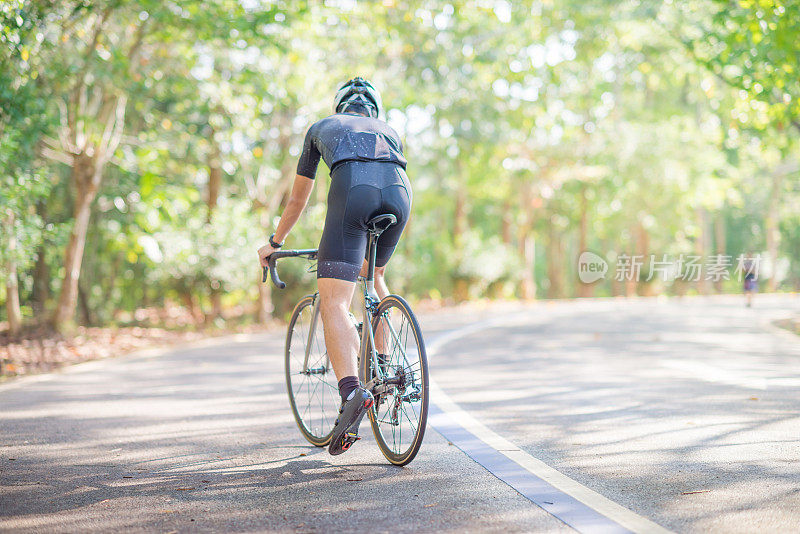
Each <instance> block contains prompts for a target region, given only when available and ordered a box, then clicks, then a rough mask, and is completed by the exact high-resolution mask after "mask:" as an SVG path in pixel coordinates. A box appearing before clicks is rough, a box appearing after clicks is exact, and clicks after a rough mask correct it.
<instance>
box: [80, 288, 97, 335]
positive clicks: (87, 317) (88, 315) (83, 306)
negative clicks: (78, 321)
mask: <svg viewBox="0 0 800 534" xmlns="http://www.w3.org/2000/svg"><path fill="white" fill-rule="evenodd" d="M78 309H79V310H80V313H81V316H82V317H83V324H85V325H86V326H91V325H92V324H93V323H94V319H93V317H92V310H91V308H90V307H89V298H88V297H87V296H86V291H84V289H83V286H82V285H81V283H80V280H78Z"/></svg>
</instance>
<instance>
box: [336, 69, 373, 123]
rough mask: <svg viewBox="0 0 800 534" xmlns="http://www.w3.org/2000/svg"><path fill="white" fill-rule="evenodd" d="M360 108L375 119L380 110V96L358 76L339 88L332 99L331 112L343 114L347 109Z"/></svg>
mask: <svg viewBox="0 0 800 534" xmlns="http://www.w3.org/2000/svg"><path fill="white" fill-rule="evenodd" d="M351 106H353V107H356V106H361V107H364V108H366V109H367V111H368V112H369V114H370V116H371V117H373V118H375V117H377V116H378V115H379V114H380V112H381V110H382V108H383V103H382V102H381V95H380V93H378V90H377V89H375V88H374V87H372V84H371V83H369V82H368V81H367V80H365V79H364V78H362V77H360V76H358V77H355V78H353V79H352V80H350V81H348V82H347V83H346V84H344V85H343V86H341V87H340V88H339V91H338V92H337V93H336V98H334V99H333V111H334V112H335V113H344V112H345V111H347V109H348V108H349V107H351Z"/></svg>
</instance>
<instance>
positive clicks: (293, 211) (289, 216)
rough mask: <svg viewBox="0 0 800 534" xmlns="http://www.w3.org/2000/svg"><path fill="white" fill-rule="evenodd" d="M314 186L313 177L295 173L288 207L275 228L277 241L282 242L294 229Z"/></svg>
mask: <svg viewBox="0 0 800 534" xmlns="http://www.w3.org/2000/svg"><path fill="white" fill-rule="evenodd" d="M313 188H314V180H313V179H312V178H309V177H307V176H302V175H300V174H297V175H295V177H294V185H292V193H291V194H290V195H289V201H288V202H287V203H286V208H285V209H284V210H283V215H281V221H280V222H279V223H278V228H277V229H276V230H275V241H276V242H278V243H282V242H283V241H284V240H285V239H286V237H287V236H288V235H289V232H291V231H292V228H293V227H294V225H295V223H297V220H298V219H299V218H300V214H301V213H303V210H304V209H305V207H306V204H308V199H309V198H310V197H311V190H312V189H313Z"/></svg>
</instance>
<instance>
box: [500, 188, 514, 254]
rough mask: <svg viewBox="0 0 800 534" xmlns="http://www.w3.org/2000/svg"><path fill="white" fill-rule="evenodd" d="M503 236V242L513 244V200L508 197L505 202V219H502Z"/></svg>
mask: <svg viewBox="0 0 800 534" xmlns="http://www.w3.org/2000/svg"><path fill="white" fill-rule="evenodd" d="M502 224H503V226H502V232H501V234H502V238H503V244H505V245H510V244H511V226H512V223H511V201H510V200H509V199H506V200H505V201H504V202H503V219H502Z"/></svg>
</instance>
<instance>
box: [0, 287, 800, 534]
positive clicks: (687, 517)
mask: <svg viewBox="0 0 800 534" xmlns="http://www.w3.org/2000/svg"><path fill="white" fill-rule="evenodd" d="M798 310H800V299H798V298H797V297H796V296H790V295H787V296H761V297H760V298H758V299H757V300H756V302H755V307H754V308H751V309H748V308H745V307H744V306H743V302H742V300H741V299H740V298H733V297H720V298H708V299H704V298H695V299H682V300H677V299H670V300H657V299H635V300H593V301H580V302H575V301H572V302H559V303H537V304H536V305H531V306H520V305H511V304H509V305H495V306H492V307H490V308H486V309H479V308H475V307H471V308H468V309H466V310H464V309H461V310H455V311H450V312H445V313H436V314H430V315H425V316H423V317H422V324H423V328H424V330H425V332H426V338H427V339H428V340H429V343H431V344H432V345H436V349H437V350H436V351H435V353H434V354H432V356H431V375H432V377H433V378H434V379H435V381H436V383H437V384H438V386H439V387H440V388H441V389H442V391H443V393H442V396H443V397H444V396H446V397H447V398H448V404H445V403H444V402H443V401H444V398H442V399H441V400H442V402H441V403H439V405H440V406H443V407H444V408H445V411H446V410H447V407H448V406H450V407H452V406H454V405H457V406H458V407H460V409H462V410H463V411H464V412H466V413H467V414H469V415H470V416H471V417H473V418H474V419H475V420H476V421H478V422H479V423H480V425H484V426H485V427H488V429H490V431H491V432H493V433H495V434H497V435H499V436H501V437H502V438H504V439H505V440H507V442H510V443H512V444H513V445H514V446H515V447H517V448H519V450H520V454H523V455H525V454H527V456H528V457H530V458H533V459H536V460H541V462H543V463H544V464H546V465H547V466H549V467H550V468H554V469H555V470H557V471H558V472H560V473H561V474H562V475H564V476H565V477H569V479H572V481H575V482H576V483H578V484H580V485H582V486H583V487H586V488H589V489H591V490H594V492H596V493H597V494H600V495H602V496H603V497H605V498H606V499H609V500H611V501H613V502H614V503H617V504H618V505H621V506H622V507H624V508H626V509H628V510H630V511H631V513H632V514H637V515H639V516H641V517H643V518H646V519H648V520H650V521H653V522H654V523H656V524H658V525H661V526H662V527H665V528H667V529H669V530H673V531H676V532H754V531H791V530H795V529H796V527H797V525H798V524H800V462H799V461H798V460H800V387H799V386H800V365H798V361H800V360H799V359H800V338H795V337H793V336H792V335H790V334H788V333H785V332H782V331H778V330H777V329H775V328H774V327H771V326H769V323H770V321H772V320H774V319H776V318H781V317H785V316H788V315H789V314H790V313H792V312H794V313H797V311H798ZM282 342H283V335H282V333H280V332H274V333H270V334H261V335H257V336H246V337H239V338H226V339H220V340H210V341H208V342H206V343H204V344H200V345H195V346H191V347H186V348H182V349H179V350H173V351H169V352H162V353H159V352H152V353H148V354H139V355H134V356H128V357H122V358H119V359H113V360H106V361H102V362H93V363H88V364H81V365H77V366H74V367H72V368H69V369H68V370H66V371H65V372H62V373H57V374H53V375H47V376H43V377H31V378H26V379H21V380H17V381H15V382H12V383H10V384H4V385H0V408H1V409H0V531H14V532H34V531H35V532H57V531H58V532H86V531H109V530H122V529H125V530H127V531H133V532H137V531H144V532H191V531H203V532H230V531H248V532H250V531H274V532H286V531H289V532H329V531H334V530H345V529H346V530H352V529H356V528H358V529H367V530H368V531H370V532H372V531H375V532H412V531H426V532H427V531H439V532H464V531H482V532H509V531H511V532H562V531H572V529H571V528H570V527H569V526H567V525H566V524H565V523H564V522H562V521H561V520H560V519H559V518H558V517H555V516H554V515H551V514H550V513H548V512H547V511H545V510H543V509H542V508H540V507H538V506H536V505H535V504H533V503H532V502H531V501H530V500H528V499H526V498H525V497H523V496H522V495H521V494H520V493H518V492H517V491H516V490H515V489H514V488H513V487H511V486H509V485H508V484H506V483H505V482H503V481H502V480H500V479H498V478H496V477H495V476H494V475H493V474H491V473H490V472H489V471H487V469H486V468H485V467H484V466H483V465H481V464H479V463H477V462H476V461H475V460H473V459H472V458H471V457H470V456H468V455H467V454H465V453H464V452H462V450H460V449H459V448H458V447H457V446H456V445H458V443H456V445H452V444H450V442H449V441H448V439H445V438H444V437H443V436H442V435H441V434H440V433H438V432H437V431H436V430H435V429H434V428H429V431H428V433H427V434H426V439H425V443H424V445H423V448H422V451H421V452H420V454H419V456H418V457H417V458H416V459H415V460H414V462H412V463H411V464H410V465H409V466H407V467H404V468H398V467H394V466H391V465H389V464H388V463H387V462H386V461H385V460H384V459H383V457H382V456H381V455H380V452H379V451H378V450H377V447H376V446H375V444H374V442H373V440H372V438H371V436H368V434H369V432H368V431H367V432H363V433H362V434H364V435H365V438H364V439H363V440H362V441H361V442H359V443H358V444H357V445H355V446H354V447H353V448H352V449H351V451H349V452H348V453H346V454H344V455H342V456H339V457H331V456H329V455H328V454H327V452H326V451H324V450H322V449H317V448H315V447H313V446H310V445H308V444H306V443H305V442H304V441H303V439H302V438H301V436H300V434H299V432H298V431H297V429H296V427H295V426H294V421H293V419H292V416H291V413H290V411H289V408H288V404H287V401H286V394H285V391H284V383H283V368H282V366H283V362H282ZM433 400H434V401H437V399H436V398H434V399H433ZM451 401H452V402H451ZM453 403H455V404H453ZM445 415H447V414H445ZM442 421H444V419H442ZM365 430H366V429H365ZM478 459H481V458H478ZM484 463H486V462H484ZM488 467H491V466H488ZM519 469H520V471H522V470H523V466H520V467H519ZM512 475H513V473H512ZM506 478H507V479H509V480H511V479H513V476H511V477H506ZM587 505H588V506H592V501H591V499H587Z"/></svg>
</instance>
